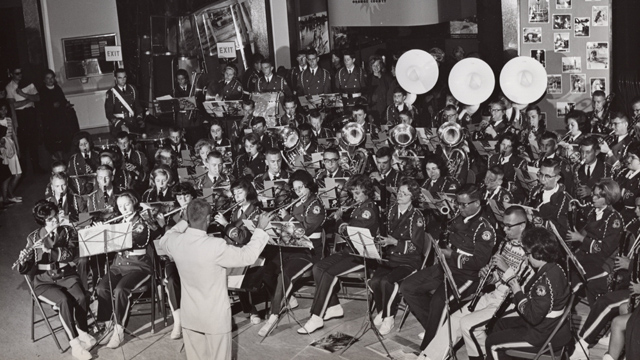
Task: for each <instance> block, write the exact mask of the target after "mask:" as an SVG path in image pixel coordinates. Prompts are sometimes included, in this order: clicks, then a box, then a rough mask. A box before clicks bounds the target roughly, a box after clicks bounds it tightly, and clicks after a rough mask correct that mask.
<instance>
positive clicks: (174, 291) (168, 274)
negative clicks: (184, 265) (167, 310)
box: [164, 261, 180, 311]
mask: <svg viewBox="0 0 640 360" xmlns="http://www.w3.org/2000/svg"><path fill="white" fill-rule="evenodd" d="M164 278H165V281H166V282H167V294H168V295H169V305H171V310H172V311H176V310H180V274H178V267H177V266H176V263H175V262H173V261H167V262H166V263H165V265H164Z"/></svg>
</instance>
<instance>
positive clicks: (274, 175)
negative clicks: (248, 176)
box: [253, 148, 289, 190]
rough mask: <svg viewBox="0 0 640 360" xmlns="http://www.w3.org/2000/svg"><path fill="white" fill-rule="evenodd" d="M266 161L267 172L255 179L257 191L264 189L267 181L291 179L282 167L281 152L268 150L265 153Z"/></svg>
mask: <svg viewBox="0 0 640 360" xmlns="http://www.w3.org/2000/svg"><path fill="white" fill-rule="evenodd" d="M264 159H265V160H264V162H265V164H266V170H267V171H265V172H264V173H262V174H260V175H258V176H256V177H255V178H254V179H253V183H254V184H255V186H256V189H257V190H263V189H264V182H265V181H276V180H281V179H289V173H288V172H287V171H286V170H285V169H283V167H282V154H281V153H280V150H277V149H274V148H271V149H267V151H265V153H264Z"/></svg>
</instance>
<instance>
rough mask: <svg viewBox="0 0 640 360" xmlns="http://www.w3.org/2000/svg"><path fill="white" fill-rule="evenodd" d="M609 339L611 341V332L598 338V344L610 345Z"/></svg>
mask: <svg viewBox="0 0 640 360" xmlns="http://www.w3.org/2000/svg"><path fill="white" fill-rule="evenodd" d="M609 341H611V333H607V335H605V336H603V337H601V338H600V340H598V344H600V345H604V346H607V347H608V346H609Z"/></svg>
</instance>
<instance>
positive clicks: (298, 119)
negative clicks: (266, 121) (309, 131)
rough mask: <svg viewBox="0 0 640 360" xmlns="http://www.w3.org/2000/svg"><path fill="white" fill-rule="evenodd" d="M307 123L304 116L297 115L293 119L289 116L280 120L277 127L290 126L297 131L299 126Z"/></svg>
mask: <svg viewBox="0 0 640 360" xmlns="http://www.w3.org/2000/svg"><path fill="white" fill-rule="evenodd" d="M304 123H305V120H304V116H302V115H301V114H295V115H294V116H293V117H289V116H288V115H287V114H284V115H282V116H281V117H279V118H278V121H277V123H276V126H288V127H291V128H294V129H297V128H298V126H300V125H302V124H304Z"/></svg>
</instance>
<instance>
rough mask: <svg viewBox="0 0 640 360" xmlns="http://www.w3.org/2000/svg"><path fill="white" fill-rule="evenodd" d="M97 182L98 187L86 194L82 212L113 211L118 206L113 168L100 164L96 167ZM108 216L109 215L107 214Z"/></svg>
mask: <svg viewBox="0 0 640 360" xmlns="http://www.w3.org/2000/svg"><path fill="white" fill-rule="evenodd" d="M96 183H97V185H98V188H97V189H95V190H93V192H91V193H89V194H87V195H85V196H84V198H85V199H84V201H83V203H84V205H86V208H83V209H82V210H81V211H80V212H85V211H86V212H90V213H92V212H96V211H101V212H103V213H107V214H108V213H111V212H113V211H114V210H115V208H116V197H115V195H116V193H117V191H116V188H115V187H114V184H113V168H112V167H111V166H109V165H100V166H98V168H97V169H96ZM107 216H108V215H107Z"/></svg>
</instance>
